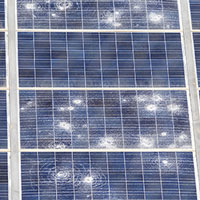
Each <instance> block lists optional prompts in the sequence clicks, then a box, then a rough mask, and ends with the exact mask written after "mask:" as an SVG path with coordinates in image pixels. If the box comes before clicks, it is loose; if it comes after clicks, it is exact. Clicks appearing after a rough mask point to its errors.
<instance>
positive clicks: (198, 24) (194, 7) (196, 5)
mask: <svg viewBox="0 0 200 200" xmlns="http://www.w3.org/2000/svg"><path fill="white" fill-rule="evenodd" d="M189 1H190V10H191V17H192V28H193V29H200V21H199V19H200V1H199V0H189Z"/></svg>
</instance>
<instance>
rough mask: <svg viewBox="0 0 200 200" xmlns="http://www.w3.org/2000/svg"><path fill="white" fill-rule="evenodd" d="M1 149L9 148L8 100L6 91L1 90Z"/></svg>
mask: <svg viewBox="0 0 200 200" xmlns="http://www.w3.org/2000/svg"><path fill="white" fill-rule="evenodd" d="M0 116H1V117H0V149H6V148H7V102H6V92H5V91H0Z"/></svg>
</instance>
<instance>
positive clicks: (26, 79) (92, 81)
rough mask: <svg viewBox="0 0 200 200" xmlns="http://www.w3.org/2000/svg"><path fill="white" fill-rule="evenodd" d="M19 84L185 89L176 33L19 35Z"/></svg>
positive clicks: (179, 45) (178, 37) (180, 50)
mask: <svg viewBox="0 0 200 200" xmlns="http://www.w3.org/2000/svg"><path fill="white" fill-rule="evenodd" d="M18 40H19V41H18V42H19V47H18V49H19V50H18V51H19V81H20V86H21V87H33V86H37V87H51V86H53V87H184V86H185V78H184V66H183V58H182V47H181V38H180V34H178V33H166V34H164V33H152V34H151V33H150V34H148V33H19V35H18Z"/></svg>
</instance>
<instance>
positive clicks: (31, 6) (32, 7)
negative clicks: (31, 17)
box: [26, 3, 35, 10]
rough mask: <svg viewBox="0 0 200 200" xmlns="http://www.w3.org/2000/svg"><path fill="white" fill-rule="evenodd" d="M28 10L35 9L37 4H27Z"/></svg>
mask: <svg viewBox="0 0 200 200" xmlns="http://www.w3.org/2000/svg"><path fill="white" fill-rule="evenodd" d="M26 9H28V10H33V9H35V4H34V3H27V4H26Z"/></svg>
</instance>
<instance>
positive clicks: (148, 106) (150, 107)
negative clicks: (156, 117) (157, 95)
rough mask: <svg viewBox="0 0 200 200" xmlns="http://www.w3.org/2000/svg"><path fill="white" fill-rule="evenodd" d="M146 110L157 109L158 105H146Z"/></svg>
mask: <svg viewBox="0 0 200 200" xmlns="http://www.w3.org/2000/svg"><path fill="white" fill-rule="evenodd" d="M146 110H148V111H156V110H157V106H156V105H154V104H150V105H147V106H146Z"/></svg>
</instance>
